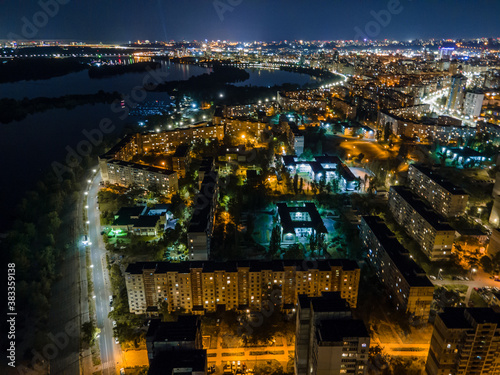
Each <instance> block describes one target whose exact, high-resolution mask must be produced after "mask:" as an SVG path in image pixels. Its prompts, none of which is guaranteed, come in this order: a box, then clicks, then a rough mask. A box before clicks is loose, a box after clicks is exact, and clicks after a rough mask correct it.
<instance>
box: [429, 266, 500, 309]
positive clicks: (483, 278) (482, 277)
mask: <svg viewBox="0 0 500 375" xmlns="http://www.w3.org/2000/svg"><path fill="white" fill-rule="evenodd" d="M432 283H433V284H434V285H437V286H441V285H450V284H452V285H466V286H467V287H468V288H467V294H466V295H465V304H466V305H467V304H468V303H469V299H470V295H471V293H472V290H473V289H474V288H482V287H485V286H491V287H494V286H496V287H498V288H500V282H498V281H495V280H492V279H490V275H489V274H487V273H485V272H482V271H481V270H478V271H477V272H476V273H474V276H473V280H469V281H461V280H452V279H449V278H445V279H444V280H433V281H432Z"/></svg>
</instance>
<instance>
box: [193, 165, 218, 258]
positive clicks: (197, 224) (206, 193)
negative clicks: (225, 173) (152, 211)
mask: <svg viewBox="0 0 500 375" xmlns="http://www.w3.org/2000/svg"><path fill="white" fill-rule="evenodd" d="M218 197H219V178H218V174H217V172H214V171H210V172H209V173H206V174H204V177H203V181H202V182H201V185H200V192H199V193H198V195H197V196H196V198H195V200H194V212H193V216H192V217H191V221H190V222H189V226H188V230H187V242H188V250H189V260H208V258H209V257H210V246H211V239H212V233H213V229H214V225H215V212H216V209H217V202H218Z"/></svg>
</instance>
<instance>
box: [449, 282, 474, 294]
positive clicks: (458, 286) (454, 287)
mask: <svg viewBox="0 0 500 375" xmlns="http://www.w3.org/2000/svg"><path fill="white" fill-rule="evenodd" d="M443 286H444V287H445V288H446V289H448V290H456V291H458V292H459V293H464V294H466V293H467V289H468V287H467V285H463V284H448V285H443Z"/></svg>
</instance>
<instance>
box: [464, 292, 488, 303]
mask: <svg viewBox="0 0 500 375" xmlns="http://www.w3.org/2000/svg"><path fill="white" fill-rule="evenodd" d="M469 301H470V302H472V303H474V307H488V305H487V304H486V302H484V300H483V299H482V298H481V296H480V295H479V294H478V293H477V292H476V291H475V290H473V291H472V293H471V295H470V300H469Z"/></svg>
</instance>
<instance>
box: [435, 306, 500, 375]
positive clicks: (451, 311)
mask: <svg viewBox="0 0 500 375" xmlns="http://www.w3.org/2000/svg"><path fill="white" fill-rule="evenodd" d="M499 353H500V313H498V312H495V311H494V310H493V309H491V308H445V309H444V312H442V313H440V314H438V315H437V316H436V320H435V322H434V331H433V333H432V338H431V345H430V348H429V355H428V356H427V362H426V364H425V371H426V374H427V375H449V374H453V375H469V374H477V375H498V374H500V356H499V355H498V354H499Z"/></svg>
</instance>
